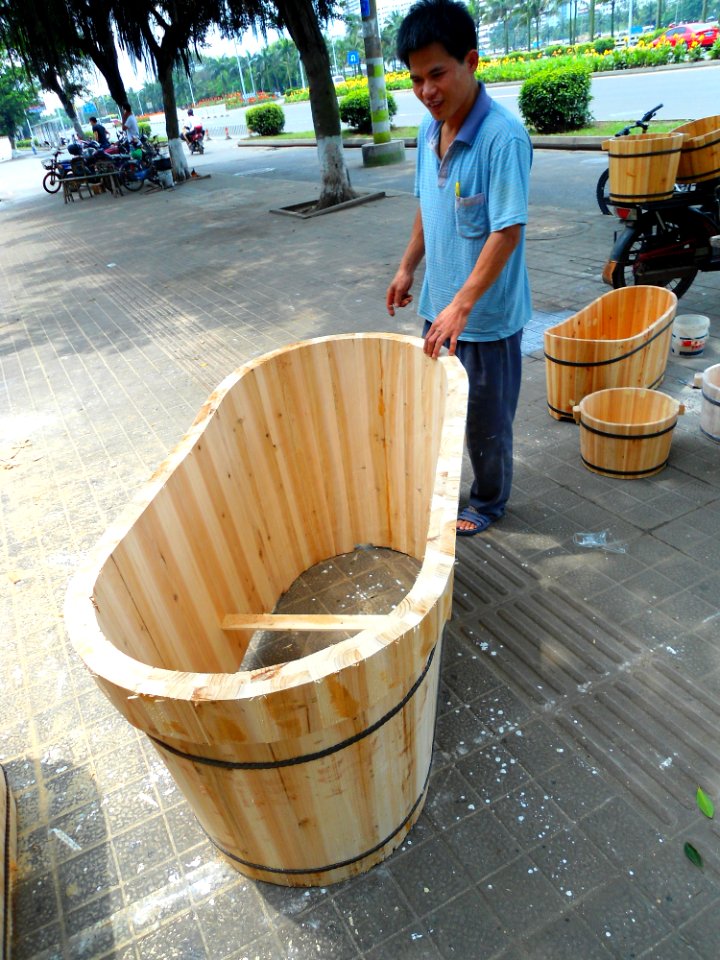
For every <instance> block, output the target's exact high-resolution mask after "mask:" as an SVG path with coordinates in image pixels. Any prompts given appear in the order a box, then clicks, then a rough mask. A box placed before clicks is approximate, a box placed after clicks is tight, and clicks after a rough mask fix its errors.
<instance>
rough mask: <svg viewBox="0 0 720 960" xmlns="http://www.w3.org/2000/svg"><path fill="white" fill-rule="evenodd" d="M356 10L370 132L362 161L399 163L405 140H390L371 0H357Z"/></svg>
mask: <svg viewBox="0 0 720 960" xmlns="http://www.w3.org/2000/svg"><path fill="white" fill-rule="evenodd" d="M360 14H361V16H362V27H363V39H364V41H365V64H366V66H367V78H368V93H369V94H370V119H371V121H372V132H373V142H372V143H366V144H363V148H362V155H363V165H364V166H366V167H380V166H385V165H386V164H390V163H402V161H404V159H405V144H404V143H403V141H402V140H393V139H392V134H391V133H390V111H389V110H388V102H387V89H386V86H385V63H384V61H383V55H382V44H381V43H380V29H379V27H378V20H377V4H376V2H375V0H360Z"/></svg>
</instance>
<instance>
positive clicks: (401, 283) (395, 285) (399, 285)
mask: <svg viewBox="0 0 720 960" xmlns="http://www.w3.org/2000/svg"><path fill="white" fill-rule="evenodd" d="M412 283H413V274H412V273H410V271H409V270H404V269H403V268H402V267H400V269H399V270H398V272H397V273H396V274H395V276H394V277H393V279H392V282H391V284H390V286H389V287H388V288H387V293H386V295H385V306H386V307H387V312H388V313H389V314H390V316H391V317H394V316H395V308H396V307H406V306H407V305H408V304H409V303H412V295H411V294H410V287H411V286H412Z"/></svg>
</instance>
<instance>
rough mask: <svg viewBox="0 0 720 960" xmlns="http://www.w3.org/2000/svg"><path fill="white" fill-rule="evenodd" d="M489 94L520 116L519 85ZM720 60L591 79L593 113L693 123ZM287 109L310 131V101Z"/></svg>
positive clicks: (711, 98) (405, 118)
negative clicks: (650, 113)
mask: <svg viewBox="0 0 720 960" xmlns="http://www.w3.org/2000/svg"><path fill="white" fill-rule="evenodd" d="M489 90H490V95H491V96H492V97H493V98H494V99H496V100H498V101H499V102H500V103H502V104H503V106H505V107H507V108H508V109H509V110H511V111H512V112H513V113H515V114H516V115H518V116H519V113H520V111H519V110H518V106H517V99H518V95H519V93H520V85H519V84H517V83H515V84H502V83H499V84H493V86H492V87H490V88H489ZM718 90H720V62H714V61H713V62H708V63H703V64H700V65H697V66H688V67H677V68H674V69H672V70H653V71H648V72H647V73H630V74H628V73H624V72H622V71H619V72H617V73H614V74H609V75H605V76H598V77H593V79H592V96H593V99H592V103H591V110H592V112H593V116H594V117H595V119H596V120H621V121H623V123H622V124H621V126H622V125H624V123H625V122H626V121H627V120H635V119H637V117H641V116H642V115H643V114H644V113H645V112H646V111H647V110H649V109H650V108H651V107H654V106H655V105H656V104H658V103H662V104H663V105H664V106H663V109H662V111H661V112H660V118H661V119H662V118H663V117H666V118H667V119H669V120H697V119H698V118H699V117H709V116H713V115H714V114H716V113H717V112H718V103H717V91H718ZM393 96H394V97H395V101H396V103H397V106H398V112H397V115H396V116H395V119H394V121H393V122H394V123H395V124H396V126H417V124H418V123H419V122H420V120H421V119H422V117H423V114H424V112H425V108H424V107H423V106H422V104H421V103H420V102H419V100H418V99H417V97H416V96H415V95H414V94H413V92H412V91H411V90H395V91H394V92H393ZM283 109H284V110H285V130H286V131H288V132H289V133H299V132H301V131H303V130H312V117H311V115H310V104H309V103H289V104H285V106H284V107H283Z"/></svg>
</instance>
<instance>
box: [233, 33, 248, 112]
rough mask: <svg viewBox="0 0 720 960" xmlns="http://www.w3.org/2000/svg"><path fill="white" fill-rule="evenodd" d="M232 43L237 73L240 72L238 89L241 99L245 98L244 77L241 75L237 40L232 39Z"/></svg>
mask: <svg viewBox="0 0 720 960" xmlns="http://www.w3.org/2000/svg"><path fill="white" fill-rule="evenodd" d="M233 43H234V44H235V59H236V60H237V67H238V73H239V74H240V89H241V90H242V95H243V100H247V93H246V92H245V78H244V77H243V71H242V64H241V63H240V54H239V53H238V45H237V40H235V39H233Z"/></svg>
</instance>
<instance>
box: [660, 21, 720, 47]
mask: <svg viewBox="0 0 720 960" xmlns="http://www.w3.org/2000/svg"><path fill="white" fill-rule="evenodd" d="M718 35H720V28H718V25H717V24H716V23H679V24H678V25H677V26H675V27H668V29H667V30H666V31H665V32H664V33H661V34H660V36H659V37H656V38H655V40H653V42H652V45H653V46H654V47H657V46H659V45H660V44H661V43H669V44H670V45H671V46H672V47H674V46H675V44H676V43H677V42H678V41H679V40H684V41H685V43H686V44H687V46H688V47H689V46H690V44H691V43H699V44H700V46H701V47H711V46H712V45H713V44H714V43H715V41H716V40H717V38H718Z"/></svg>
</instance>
